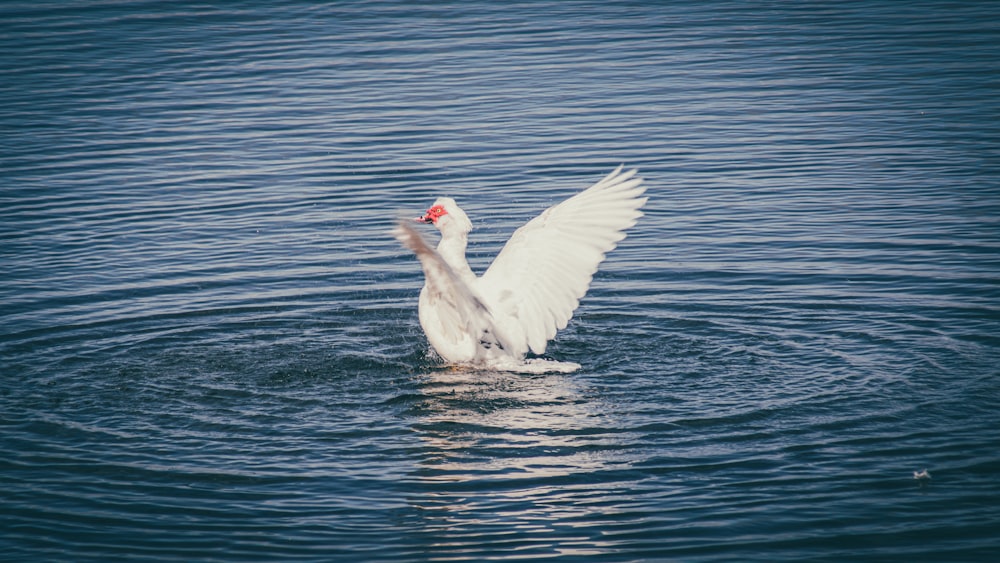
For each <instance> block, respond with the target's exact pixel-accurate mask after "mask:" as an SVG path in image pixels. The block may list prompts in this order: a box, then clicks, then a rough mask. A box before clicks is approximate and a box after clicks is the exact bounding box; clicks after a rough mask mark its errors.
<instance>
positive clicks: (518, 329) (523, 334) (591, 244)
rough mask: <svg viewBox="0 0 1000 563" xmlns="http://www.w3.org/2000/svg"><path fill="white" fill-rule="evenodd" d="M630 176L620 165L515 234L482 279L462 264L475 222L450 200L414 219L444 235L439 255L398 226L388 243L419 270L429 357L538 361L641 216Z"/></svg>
mask: <svg viewBox="0 0 1000 563" xmlns="http://www.w3.org/2000/svg"><path fill="white" fill-rule="evenodd" d="M635 175H636V170H631V171H626V172H622V167H621V166H619V167H618V168H617V169H615V171H614V172H612V173H611V174H609V175H608V176H607V177H605V178H604V179H603V180H601V181H600V182H598V183H596V184H594V185H593V186H591V187H590V188H588V189H586V190H584V191H582V192H580V193H578V194H576V195H575V196H573V197H571V198H569V199H567V200H565V201H563V202H562V203H559V204H557V205H554V206H552V207H550V208H548V209H546V210H545V211H544V212H543V213H542V214H541V215H539V216H538V217H535V218H534V219H532V220H531V221H529V222H528V223H526V224H525V225H524V226H522V227H521V228H519V229H518V230H517V231H515V232H514V235H513V236H511V238H510V240H509V241H507V244H506V245H505V246H504V247H503V250H501V251H500V254H498V255H497V257H496V258H495V259H494V260H493V263H492V264H491V265H490V267H489V268H488V269H487V270H486V272H485V273H484V274H483V275H482V276H481V277H478V278H477V277H476V275H475V274H474V273H473V272H472V269H471V268H470V267H469V263H468V262H467V261H466V259H465V247H466V244H467V243H468V234H469V231H471V230H472V223H471V222H470V221H469V218H468V217H467V216H466V215H465V212H464V211H462V209H461V208H460V207H459V206H458V205H457V204H456V203H455V200H453V199H451V198H449V197H442V198H439V199H438V200H437V201H435V202H434V205H432V206H431V208H430V209H428V210H427V213H426V214H425V215H424V216H423V217H418V218H416V219H415V221H417V222H421V223H433V224H434V226H435V227H437V228H438V230H439V231H440V232H441V242H440V243H439V244H438V246H437V250H434V249H432V248H431V247H430V246H428V245H427V243H426V242H425V241H424V239H423V237H422V236H421V235H420V233H418V232H417V231H416V230H415V229H414V228H413V227H412V226H410V225H409V224H408V223H407V222H404V221H400V222H399V226H398V227H397V228H396V229H395V230H394V231H393V234H394V235H395V236H396V238H397V239H399V241H400V242H401V243H403V245H405V246H406V247H407V248H409V249H410V250H412V251H413V252H414V253H416V255H417V258H419V259H420V263H421V265H422V266H423V270H424V277H425V278H426V281H425V284H424V287H423V289H422V290H421V291H420V302H419V308H418V310H419V317H420V325H421V326H422V327H423V329H424V333H425V334H426V335H427V340H428V341H429V342H430V344H431V346H432V347H433V348H434V350H435V351H436V352H437V353H438V354H439V355H440V356H441V357H442V358H444V360H446V361H447V362H450V363H455V364H473V365H482V366H488V367H498V366H501V365H506V366H510V365H519V364H520V365H523V362H524V357H525V355H526V354H527V353H528V351H531V352H533V353H534V354H542V353H544V352H545V346H546V344H547V343H548V341H549V340H551V339H552V338H553V337H554V336H555V335H556V331H558V330H561V329H563V328H565V327H566V323H567V322H569V319H570V318H571V317H572V316H573V311H575V310H576V308H577V306H578V305H579V304H580V299H581V298H582V297H583V296H584V294H586V293H587V289H588V287H589V286H590V281H591V279H592V278H593V275H594V272H596V271H597V267H598V265H599V264H600V263H601V261H602V260H604V256H605V254H606V253H607V252H609V251H611V250H612V249H614V248H615V246H616V245H617V243H618V242H619V241H620V240H622V239H623V238H625V233H624V231H625V229H627V228H629V227H631V226H632V225H634V224H635V222H636V220H637V219H638V218H639V217H641V216H642V212H640V211H639V209H640V208H641V207H642V206H643V205H644V204H645V203H646V200H647V199H648V198H645V197H641V196H642V194H643V192H644V191H645V188H643V187H640V184H641V183H642V179H641V178H638V177H635ZM568 365H571V366H572V367H573V368H576V367H579V366H577V365H576V364H568ZM515 369H516V368H515Z"/></svg>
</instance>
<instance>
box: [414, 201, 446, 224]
mask: <svg viewBox="0 0 1000 563" xmlns="http://www.w3.org/2000/svg"><path fill="white" fill-rule="evenodd" d="M447 214H448V212H447V211H446V210H445V208H444V206H443V205H435V206H434V207H431V208H430V209H428V210H427V214H426V215H424V216H423V217H421V218H420V220H421V221H423V222H424V223H437V220H438V219H440V218H441V217H444V216H445V215H447Z"/></svg>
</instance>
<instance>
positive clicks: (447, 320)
mask: <svg viewBox="0 0 1000 563" xmlns="http://www.w3.org/2000/svg"><path fill="white" fill-rule="evenodd" d="M393 234H394V235H395V236H396V238H397V239H398V240H399V242H401V243H403V245H404V246H406V247H407V248H409V249H410V250H412V251H413V253H414V254H416V255H417V258H419V259H420V265H421V266H422V267H423V270H424V278H425V281H424V288H423V289H422V290H421V291H420V324H421V326H422V327H423V329H424V333H425V334H426V335H427V340H428V341H429V342H430V343H431V346H433V347H434V349H435V350H437V352H438V354H440V355H441V356H442V357H443V358H444V359H446V360H448V361H452V362H471V361H475V360H478V359H481V356H482V355H483V354H484V353H488V352H489V351H490V349H491V348H493V347H498V348H500V349H502V347H503V345H502V344H501V343H500V342H499V340H498V338H497V337H495V336H493V332H494V329H493V319H492V317H491V315H490V312H489V310H488V309H487V308H486V305H484V304H483V302H482V301H481V300H480V299H479V298H478V297H477V296H476V295H475V293H474V292H473V290H472V288H470V287H469V286H468V285H467V284H466V283H465V282H464V281H463V280H462V278H461V277H460V276H459V275H458V274H456V273H455V272H454V270H452V269H451V267H450V266H449V265H448V263H447V262H445V260H444V259H443V258H441V255H440V254H438V252H437V251H436V250H434V249H433V248H431V247H430V246H429V245H428V244H427V242H426V241H424V238H423V237H422V236H420V233H418V232H417V231H416V230H415V229H414V228H413V227H411V226H410V225H409V224H407V223H406V222H404V221H400V222H399V225H398V226H397V227H396V229H395V230H393Z"/></svg>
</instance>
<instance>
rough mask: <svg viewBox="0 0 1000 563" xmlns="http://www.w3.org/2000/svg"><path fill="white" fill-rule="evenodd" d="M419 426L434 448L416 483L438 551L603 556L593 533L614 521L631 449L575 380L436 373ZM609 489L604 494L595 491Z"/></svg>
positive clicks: (429, 538)
mask: <svg viewBox="0 0 1000 563" xmlns="http://www.w3.org/2000/svg"><path fill="white" fill-rule="evenodd" d="M426 377H427V381H426V382H425V384H424V385H423V389H422V390H423V395H424V396H423V400H422V404H421V406H420V408H421V409H422V411H423V413H422V415H421V417H420V420H419V422H418V423H417V424H416V425H415V428H416V430H417V431H418V432H419V433H420V438H421V440H422V442H423V444H424V446H425V448H426V452H425V455H424V456H423V461H422V462H421V464H420V466H419V468H418V469H417V470H416V471H415V474H414V479H415V481H416V482H417V483H418V484H419V485H420V486H419V488H418V490H419V491H420V492H421V494H419V495H416V496H414V497H413V498H412V499H411V504H412V505H413V506H414V507H415V508H416V509H417V511H418V512H419V513H420V514H422V517H423V520H422V522H421V528H422V532H421V533H423V534H426V538H425V545H426V546H427V548H428V551H429V552H430V553H431V554H433V555H435V556H438V557H440V558H445V557H454V556H457V555H463V556H470V555H473V556H474V555H475V552H476V550H478V549H481V548H480V546H484V545H491V544H492V548H491V554H492V557H496V555H497V553H496V548H497V546H498V545H500V546H503V545H507V546H509V547H510V553H511V557H518V558H520V557H525V556H527V555H529V554H536V555H541V554H576V555H594V554H600V553H603V552H604V551H606V549H607V548H608V547H609V544H608V543H606V542H602V541H600V540H599V539H598V538H597V537H594V535H592V533H593V529H592V528H591V527H592V526H594V525H595V524H597V523H599V522H604V523H606V521H607V519H608V518H609V517H611V514H609V512H610V511H612V510H613V509H612V508H611V507H612V506H613V503H611V502H608V501H607V500H606V498H607V493H608V489H607V488H606V487H607V482H608V479H609V475H608V472H609V471H613V470H614V469H615V468H617V467H620V466H621V465H622V464H623V463H625V462H624V461H623V460H622V459H621V458H622V456H621V453H622V449H623V447H624V446H623V444H622V443H621V442H620V438H619V437H618V435H617V434H615V433H609V432H608V431H607V430H606V426H605V425H604V424H602V423H601V420H603V416H602V415H601V414H600V413H598V412H594V409H593V406H594V404H593V403H592V402H591V401H589V400H588V398H587V396H586V393H585V391H584V390H582V389H581V388H580V386H579V384H578V383H576V379H574V378H573V377H574V376H567V375H563V374H558V375H555V374H553V375H542V376H525V375H518V374H508V373H495V372H468V371H436V372H433V373H430V374H427V376H426ZM596 482H601V483H602V485H601V486H600V487H595V483H596Z"/></svg>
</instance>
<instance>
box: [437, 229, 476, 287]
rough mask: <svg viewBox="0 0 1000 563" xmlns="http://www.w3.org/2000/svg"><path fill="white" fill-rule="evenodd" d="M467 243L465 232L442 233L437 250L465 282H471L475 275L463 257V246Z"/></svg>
mask: <svg viewBox="0 0 1000 563" xmlns="http://www.w3.org/2000/svg"><path fill="white" fill-rule="evenodd" d="M468 243H469V240H468V235H466V234H465V233H448V234H446V235H445V234H442V236H441V242H439V243H438V246H437V251H438V254H440V255H441V258H443V259H444V261H445V262H447V263H448V266H450V267H451V269H452V271H454V272H455V273H456V274H458V276H459V277H460V278H462V279H463V280H465V281H466V282H467V283H471V280H474V279H475V278H476V275H475V274H474V273H472V268H470V267H469V262H468V261H467V260H466V259H465V247H466V246H467V245H468Z"/></svg>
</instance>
